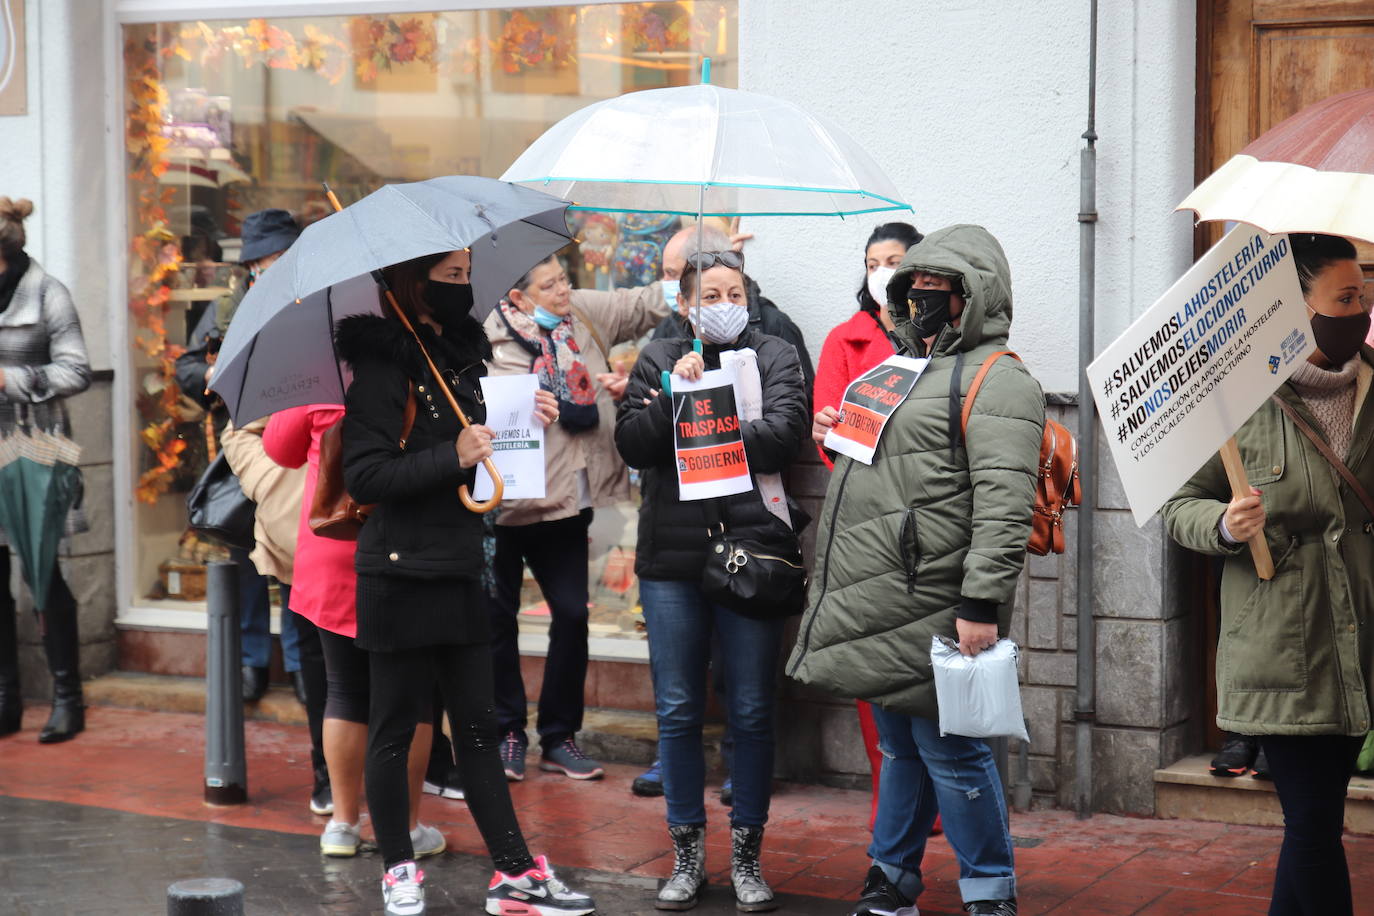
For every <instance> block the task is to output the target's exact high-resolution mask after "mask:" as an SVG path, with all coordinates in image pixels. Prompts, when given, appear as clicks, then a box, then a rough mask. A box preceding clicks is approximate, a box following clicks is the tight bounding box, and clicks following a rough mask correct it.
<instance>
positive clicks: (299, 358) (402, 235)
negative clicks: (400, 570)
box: [210, 176, 571, 426]
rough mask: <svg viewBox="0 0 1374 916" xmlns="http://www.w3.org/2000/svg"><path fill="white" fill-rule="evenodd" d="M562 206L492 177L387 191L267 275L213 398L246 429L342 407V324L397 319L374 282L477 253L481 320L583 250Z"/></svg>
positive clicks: (238, 327)
mask: <svg viewBox="0 0 1374 916" xmlns="http://www.w3.org/2000/svg"><path fill="white" fill-rule="evenodd" d="M567 207H568V202H567V201H566V200H562V199H561V198H558V197H553V196H551V195H549V194H545V193H543V192H542V191H535V190H532V189H530V188H524V187H520V186H519V185H513V184H509V183H507V182H504V181H497V180H495V179H491V178H477V177H473V176H451V177H448V178H434V179H431V180H429V181H417V182H413V183H410V184H392V185H386V186H385V187H383V188H382V189H381V190H379V191H375V192H373V193H372V194H369V195H368V196H367V197H364V198H363V199H362V200H360V201H358V202H357V203H355V204H353V205H352V206H350V207H347V208H345V209H344V210H342V211H340V212H338V213H334V214H331V215H330V216H327V217H325V218H324V219H322V220H320V221H319V222H317V223H315V224H313V225H311V226H309V227H308V228H306V230H305V231H304V232H302V233H301V237H300V238H299V239H298V240H297V241H296V243H295V244H294V245H292V246H291V249H290V250H289V251H287V252H286V254H284V255H282V256H281V258H279V259H278V260H277V261H276V263H274V264H273V265H272V266H271V267H269V268H268V269H267V270H266V271H264V272H263V274H262V276H260V277H259V278H258V280H257V282H256V283H254V284H253V287H252V289H250V290H249V291H248V295H246V296H244V298H243V302H241V303H240V304H239V307H238V310H237V311H236V312H235V313H234V319H233V321H232V322H230V324H229V330H228V332H227V333H226V334H225V336H224V344H223V346H221V347H220V351H219V357H218V359H217V361H216V363H215V373H214V377H213V378H214V380H213V381H212V382H211V384H210V388H211V389H212V390H213V391H215V392H216V393H217V394H218V395H219V396H220V397H221V398H223V399H224V403H225V404H226V405H227V406H228V408H229V415H230V416H231V417H232V418H233V420H234V425H235V426H243V425H244V424H245V423H249V422H251V421H253V420H256V419H257V418H259V417H264V416H267V415H268V414H271V413H275V412H276V411H278V410H285V409H287V408H289V407H299V406H300V405H302V404H342V403H343V396H344V390H345V388H346V387H347V384H346V380H345V377H344V370H343V367H341V366H340V365H339V361H338V357H337V355H336V354H335V352H334V334H333V328H334V323H335V322H336V321H338V320H339V319H340V318H345V317H347V316H349V315H360V314H369V313H370V314H376V315H381V314H386V312H384V311H383V308H382V302H381V298H380V297H379V296H378V291H377V285H376V283H375V281H374V280H373V279H372V276H371V272H372V271H374V270H379V269H381V268H383V267H386V266H387V265H389V264H399V263H400V262H402V261H409V260H410V259H412V258H418V257H421V256H423V255H427V254H435V253H437V252H441V251H456V250H458V249H461V248H468V249H471V251H472V293H473V300H474V303H475V304H474V306H473V310H472V314H473V317H474V318H477V319H478V320H479V321H480V320H482V319H483V318H485V317H486V316H487V315H488V314H489V313H490V312H491V310H492V308H494V307H495V306H496V303H498V302H499V301H500V300H501V297H502V296H504V295H505V294H506V292H507V291H508V290H509V289H510V288H511V286H512V285H513V284H514V283H515V281H516V280H518V279H519V278H520V276H521V275H522V274H523V273H524V272H525V271H527V270H529V269H530V268H531V267H532V266H534V265H535V264H537V263H539V262H540V261H541V260H543V259H544V258H546V257H548V256H549V255H550V254H552V253H554V252H555V251H557V250H558V249H559V248H562V247H563V246H564V245H566V244H568V242H570V241H571V236H570V234H569V232H568V227H567V222H566V220H565V218H564V211H566V209H567Z"/></svg>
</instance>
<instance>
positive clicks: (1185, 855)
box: [0, 708, 1374, 916]
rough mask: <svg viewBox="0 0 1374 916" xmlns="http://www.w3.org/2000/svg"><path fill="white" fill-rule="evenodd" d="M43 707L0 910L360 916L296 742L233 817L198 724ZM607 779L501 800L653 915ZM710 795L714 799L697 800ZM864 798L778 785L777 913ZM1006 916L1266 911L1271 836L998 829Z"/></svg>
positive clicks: (935, 846)
mask: <svg viewBox="0 0 1374 916" xmlns="http://www.w3.org/2000/svg"><path fill="white" fill-rule="evenodd" d="M45 718H46V710H44V709H41V708H32V709H30V710H28V711H27V714H26V717H25V721H26V723H27V724H28V728H27V729H26V730H25V731H23V732H21V733H20V734H18V735H14V736H11V737H8V738H4V739H0V914H6V916H7V914H11V913H14V914H29V913H32V914H38V913H42V914H44V916H48V914H69V913H70V914H78V913H80V914H85V913H90V914H111V916H122V914H130V916H132V914H153V913H164V912H166V904H165V894H166V888H167V886H168V885H169V884H172V883H173V882H175V881H177V880H181V879H185V878H191V877H232V878H235V879H237V880H239V881H242V882H243V884H244V885H245V887H246V894H245V905H246V912H247V913H250V914H296V913H304V914H313V913H333V914H340V913H349V914H352V913H358V914H365V913H376V912H379V911H380V905H379V904H380V899H381V897H380V892H379V883H378V879H379V877H380V868H381V866H380V860H379V859H378V858H377V856H376V855H375V854H372V855H368V854H364V855H361V856H359V857H357V858H356V859H351V860H349V859H343V860H340V859H325V858H323V857H321V856H320V855H319V851H318V839H317V838H318V835H319V831H320V830H321V829H322V827H323V824H324V819H323V818H318V817H315V816H313V815H311V814H310V813H309V810H308V809H307V807H306V802H307V800H308V795H309V787H310V767H309V759H308V746H307V738H306V735H305V730H304V729H303V728H300V727H297V726H286V725H277V724H273V723H266V722H250V723H248V727H247V746H248V760H249V786H248V789H249V796H250V798H249V803H248V804H246V805H241V806H236V807H233V808H210V807H207V806H205V805H204V804H203V802H202V794H203V791H202V761H201V748H202V742H203V729H204V720H203V719H202V718H201V717H200V716H197V715H190V714H182V713H156V712H145V711H135V710H124V709H113V708H95V709H92V710H90V712H89V726H88V730H87V731H86V733H85V734H83V735H81V736H80V737H79V738H77V739H76V740H75V741H72V742H70V743H67V744H62V745H39V744H38V743H37V742H36V740H35V738H36V729H37V727H38V725H39V724H41V723H42V722H43V721H44V719H45ZM606 769H607V778H606V779H604V780H601V781H597V782H592V783H582V782H574V781H572V780H569V779H566V778H565V777H562V776H558V775H555V774H548V773H541V772H539V771H538V769H537V767H536V766H534V765H532V766H531V767H530V774H529V777H528V778H527V779H526V781H525V782H523V783H518V784H514V785H512V787H511V794H512V798H513V799H514V801H515V805H516V808H517V810H518V812H519V815H520V820H521V823H522V825H523V826H524V829H525V831H526V834H527V836H528V837H529V840H530V846H531V848H532V849H533V850H534V851H535V852H536V854H538V853H541V852H544V853H547V854H548V855H549V857H550V859H551V861H552V862H553V863H554V864H555V866H557V867H558V869H559V873H560V874H562V875H564V876H565V877H566V878H568V879H569V881H570V883H574V884H575V886H577V887H579V888H582V889H585V890H587V891H588V892H589V893H592V894H593V895H594V896H595V897H596V898H597V900H598V902H599V904H600V909H599V912H600V913H603V914H615V916H622V914H624V916H634V914H641V913H644V914H647V913H652V912H654V910H653V908H652V899H653V894H654V890H655V888H656V886H657V883H658V881H659V879H661V878H662V877H664V876H666V874H667V873H668V871H669V869H670V863H671V857H670V855H669V851H668V842H667V837H666V835H665V830H664V827H663V803H662V801H661V800H660V799H641V798H635V797H634V796H633V795H631V794H630V791H629V783H630V781H631V780H632V779H633V777H634V776H635V775H636V773H637V772H638V769H637V768H634V767H628V766H617V765H609V766H607V768H606ZM711 798H712V799H714V792H713V793H712V795H711ZM708 810H709V815H710V818H711V825H710V828H709V833H708V844H707V845H708V871H709V872H710V875H711V881H712V885H713V886H712V888H711V890H710V892H709V893H708V895H707V896H706V898H705V899H704V901H703V904H702V905H701V906H700V907H698V908H697V909H696V910H695V911H694V912H697V913H701V914H703V916H719V914H726V913H733V912H734V907H733V899H732V895H731V894H730V891H729V887H728V875H727V873H726V872H727V869H728V864H729V836H728V831H727V829H726V827H727V823H728V820H727V811H726V809H725V808H724V807H723V806H721V805H719V803H718V802H716V801H714V800H713V801H711V802H710V803H709V805H708ZM867 811H868V800H867V796H866V793H862V792H853V791H845V790H840V789H830V788H824V787H818V786H803V785H797V784H792V783H779V784H778V785H777V787H776V794H775V797H774V801H773V806H772V814H771V819H770V822H769V827H768V832H767V836H766V839H765V843H764V871H765V875H766V876H767V878H768V879H769V881H770V882H771V883H772V884H773V886H774V887H775V888H776V889H777V890H778V891H779V892H780V894H783V895H785V899H783V902H782V906H781V907H780V908H779V910H778V912H780V913H784V914H797V916H811V914H823V913H824V914H834V916H841V914H844V913H846V912H848V905H847V904H848V903H849V902H852V901H853V900H854V899H855V898H856V896H857V894H858V892H859V889H860V885H861V883H862V880H863V876H864V872H865V870H866V869H867V866H868V859H867V857H866V855H865V854H864V848H865V844H866V842H867V830H866V824H867ZM421 818H422V819H423V820H424V821H425V822H426V823H431V824H434V825H435V826H437V827H439V828H440V829H441V830H442V831H443V833H444V835H445V836H446V837H447V839H448V842H449V846H450V850H451V851H450V852H448V853H445V854H443V855H441V856H438V857H435V858H431V859H427V860H425V861H424V863H423V864H422V868H423V869H424V871H425V872H426V874H427V876H428V880H427V881H426V886H427V888H428V889H429V890H428V897H429V901H430V910H429V911H430V912H431V913H434V914H448V913H479V912H481V901H482V893H483V889H484V887H485V885H486V881H487V879H488V878H489V877H490V874H491V872H490V863H489V861H488V860H487V859H486V858H485V856H484V855H483V854H482V844H481V839H480V837H479V835H478V833H477V830H476V828H475V826H474V825H473V823H472V820H471V818H470V817H469V816H468V813H467V809H466V807H465V806H464V805H463V803H462V802H455V801H445V800H440V799H437V798H434V797H432V796H426V798H425V801H424V803H423V807H422V811H421ZM1012 832H1013V834H1014V835H1015V837H1016V839H1017V846H1018V848H1017V871H1018V881H1019V887H1020V902H1021V912H1022V913H1023V914H1040V913H1054V914H1074V913H1093V914H1149V916H1165V914H1167V916H1180V914H1190V913H1207V914H1209V916H1240V914H1255V916H1260V914H1264V913H1265V912H1267V908H1268V906H1267V897H1268V890H1269V887H1270V885H1271V883H1272V881H1273V868H1274V863H1275V861H1276V858H1277V851H1278V847H1279V842H1280V840H1281V832H1280V831H1278V830H1276V829H1273V828H1263V827H1235V826H1228V825H1224V824H1214V823H1205V822H1199V821H1163V820H1152V819H1143V818H1121V817H1112V816H1107V815H1099V816H1096V817H1094V818H1092V819H1091V820H1089V821H1086V822H1082V821H1077V820H1075V819H1074V818H1073V816H1072V815H1070V814H1068V813H1066V812H1061V811H1038V812H1032V813H1029V814H1016V815H1013V818H1012ZM1346 849H1347V852H1348V854H1349V856H1350V859H1351V871H1352V874H1353V880H1354V883H1355V891H1356V900H1357V901H1360V902H1359V903H1357V906H1356V910H1357V912H1358V913H1361V914H1374V837H1355V836H1348V837H1347V838H1346ZM925 866H926V868H925V871H926V880H927V891H926V893H925V894H924V895H923V896H922V898H921V900H920V904H921V911H922V913H924V914H926V916H941V914H954V913H959V912H960V910H961V908H960V906H959V897H958V885H957V879H958V866H957V863H956V862H955V859H954V855H953V852H952V851H951V850H950V847H949V845H948V843H947V842H946V841H945V840H944V839H943V838H936V839H934V840H932V842H931V844H930V847H929V849H928V850H927V854H926V862H925Z"/></svg>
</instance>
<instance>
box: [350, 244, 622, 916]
mask: <svg viewBox="0 0 1374 916" xmlns="http://www.w3.org/2000/svg"><path fill="white" fill-rule="evenodd" d="M470 266H471V260H470V255H469V253H468V252H467V251H452V252H444V253H439V254H434V255H426V256H424V257H420V258H415V259H413V260H410V261H407V262H404V263H401V264H396V265H393V266H391V267H387V268H385V269H383V270H382V276H383V278H384V279H385V281H386V283H387V284H388V286H389V287H390V289H391V290H392V292H394V294H395V298H396V301H397V303H398V305H399V307H400V309H401V311H402V312H403V313H404V314H405V316H406V318H407V319H408V322H409V324H410V325H411V326H412V327H413V329H414V333H412V332H411V331H410V330H408V329H407V327H406V326H405V325H404V324H403V323H402V322H401V321H400V320H399V319H398V318H395V317H379V316H376V315H357V316H354V317H351V318H347V319H345V320H343V321H341V322H340V323H339V325H338V331H337V334H336V340H337V344H338V350H339V354H340V355H341V356H342V357H343V359H344V360H346V361H347V362H348V363H349V364H350V365H351V366H352V369H353V382H352V384H351V385H350V386H349V388H348V392H347V395H346V398H345V410H346V412H345V414H344V421H343V471H344V481H345V484H346V485H347V488H348V492H349V493H350V494H351V495H352V496H353V498H354V499H356V500H357V501H358V502H360V503H364V504H373V509H372V513H371V515H370V516H369V517H368V521H367V523H366V524H365V525H364V526H363V527H362V530H361V532H360V534H359V537H358V550H357V555H356V561H355V565H356V568H357V571H358V589H357V643H358V645H359V646H360V647H361V648H363V649H366V650H367V651H368V652H369V664H370V676H371V677H370V679H371V709H370V721H369V730H368V754H367V763H366V773H365V781H366V789H367V799H368V808H369V809H370V810H371V812H372V818H373V824H374V826H375V828H376V834H377V844H378V846H379V848H380V849H381V852H382V857H383V862H384V866H385V868H386V872H385V877H384V878H383V898H384V900H385V902H386V912H387V913H389V914H397V916H410V914H416V913H423V912H424V888H423V880H424V874H423V873H422V872H420V871H419V870H418V869H417V868H416V866H415V861H414V851H413V849H412V848H411V843H410V834H409V825H408V823H407V820H406V811H407V810H408V796H407V792H408V789H407V785H406V754H407V750H408V748H409V745H410V741H411V736H412V733H413V732H414V729H415V723H416V721H417V719H418V707H419V705H420V704H422V703H424V702H425V701H426V698H427V697H428V696H429V694H430V691H431V690H432V686H433V684H434V682H435V680H436V679H437V680H438V682H439V685H440V688H441V690H442V691H443V694H444V702H445V707H446V708H447V709H448V710H449V713H450V715H451V716H452V717H453V719H454V721H453V723H452V726H453V734H454V738H455V750H456V753H457V758H458V767H459V771H460V773H461V776H462V784H463V787H464V789H465V791H466V793H467V803H468V807H469V809H470V810H471V811H472V815H473V819H474V820H475V821H476V822H477V827H478V829H479V830H480V831H481V833H482V838H483V840H484V841H485V842H486V845H487V849H488V851H489V852H490V853H491V856H492V860H493V863H494V865H495V867H496V875H495V877H494V879H493V880H492V882H491V885H490V887H489V888H488V891H487V899H486V911H487V912H488V913H494V914H500V913H506V912H516V909H515V907H517V906H519V907H521V908H520V909H519V910H518V911H519V912H522V913H530V914H535V913H537V914H541V916H551V914H585V913H590V912H592V911H593V910H594V909H595V905H594V904H593V902H592V900H591V898H590V897H588V896H586V895H585V894H579V893H576V892H574V891H572V890H571V889H569V888H568V887H567V886H566V885H565V884H563V883H562V882H561V881H560V880H559V879H558V878H557V877H556V876H555V875H554V873H553V870H552V869H551V868H550V867H549V865H548V862H547V860H546V859H544V857H542V856H541V857H539V858H538V859H536V858H534V857H532V856H531V855H530V852H529V849H528V848H527V847H526V845H525V839H524V836H523V834H522V833H521V831H520V826H519V824H518V822H517V821H516V817H515V810H514V807H513V805H512V804H511V799H510V791H509V788H508V786H507V783H506V776H505V772H504V769H503V768H502V765H501V758H500V755H499V750H498V737H499V736H498V734H497V725H496V720H495V717H494V716H493V713H492V705H493V700H492V685H493V678H492V666H491V649H490V645H489V643H490V633H489V630H490V627H489V622H488V620H487V611H486V605H485V602H484V599H483V595H482V591H481V572H482V558H483V552H482V536H483V526H482V519H481V517H480V516H479V515H478V514H476V513H475V512H472V511H469V509H468V508H466V506H465V505H464V503H463V502H462V501H461V500H460V498H459V495H458V489H459V487H460V486H462V485H464V484H467V485H468V486H471V485H472V484H473V483H474V468H476V466H477V465H478V464H480V463H481V462H482V461H483V460H484V459H485V458H488V457H489V456H490V455H491V454H492V448H491V436H492V432H491V430H490V429H489V428H487V427H485V426H482V425H481V421H482V420H483V419H485V405H484V403H483V400H482V394H481V388H480V385H479V382H480V378H481V376H482V375H483V374H485V367H484V360H486V359H489V358H490V356H491V347H490V345H489V344H488V343H487V339H486V335H485V334H484V333H483V331H482V327H481V325H480V324H479V323H478V322H477V321H476V319H474V318H473V317H472V316H471V315H470V314H469V312H470V311H471V309H472V306H473V294H472V287H471V286H470V285H469V270H470ZM426 354H428V357H429V359H430V360H432V367H433V370H437V372H436V371H432V370H431V368H430V363H429V362H428V361H427V360H426ZM440 385H444V386H447V387H448V388H449V391H450V392H451V393H452V394H453V395H454V396H455V397H456V398H457V402H458V404H459V405H460V406H461V408H462V409H463V411H464V413H466V414H467V416H468V417H470V418H472V421H473V425H471V426H467V427H464V426H462V425H461V424H460V420H459V418H458V417H457V416H456V415H455V413H454V411H453V410H452V409H451V408H450V407H449V405H448V404H447V403H446V399H445V397H443V392H442V391H441V390H440V389H439V387H438V386H440ZM411 400H413V402H414V409H413V414H414V421H413V425H412V427H411V428H410V429H409V430H405V429H404V428H403V427H404V425H405V415H406V414H407V402H408V401H411ZM536 414H537V415H538V416H539V417H540V419H541V421H543V422H544V423H546V424H547V423H549V422H552V421H554V420H556V419H557V416H558V408H557V404H556V402H555V401H554V400H553V399H552V398H551V397H550V396H548V395H547V394H546V395H545V396H544V397H542V398H540V399H539V400H538V403H537V405H536Z"/></svg>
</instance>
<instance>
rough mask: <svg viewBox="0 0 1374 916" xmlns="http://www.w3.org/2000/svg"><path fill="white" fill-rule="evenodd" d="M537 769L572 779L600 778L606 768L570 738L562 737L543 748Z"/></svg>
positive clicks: (604, 773)
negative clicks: (556, 742) (557, 741)
mask: <svg viewBox="0 0 1374 916" xmlns="http://www.w3.org/2000/svg"><path fill="white" fill-rule="evenodd" d="M539 769H541V770H546V771H548V772H550V773H562V774H563V775H564V776H571V777H572V778H573V779H600V778H601V777H602V776H605V775H606V770H605V769H603V768H602V766H601V764H599V763H597V762H596V761H595V760H593V759H592V758H590V757H588V756H587V755H586V754H584V753H583V752H582V748H580V747H578V746H577V742H576V741H574V740H573V739H571V738H564V739H563V740H562V741H560V742H559V743H558V744H555V745H554V746H553V747H546V748H544V755H543V756H542V757H541V758H540V760H539Z"/></svg>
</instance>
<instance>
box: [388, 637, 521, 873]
mask: <svg viewBox="0 0 1374 916" xmlns="http://www.w3.org/2000/svg"><path fill="white" fill-rule="evenodd" d="M368 655H369V656H370V661H371V675H372V703H371V715H370V722H369V725H368V730H367V773H366V775H367V807H368V809H369V810H370V811H371V812H372V825H373V828H374V830H375V831H376V834H377V846H378V848H379V849H381V852H382V860H383V863H384V864H385V867H386V868H390V867H391V866H393V865H395V864H397V863H398V862H405V861H407V860H409V859H413V858H414V857H415V851H414V849H413V848H412V847H411V845H410V817H409V811H410V795H409V786H408V784H407V781H406V775H407V774H406V762H407V757H408V755H409V752H410V739H411V736H412V735H413V734H414V733H415V723H416V722H417V721H421V722H422V721H425V718H424V716H423V715H422V712H423V709H422V707H423V708H427V707H428V706H429V705H430V703H429V701H430V696H431V695H432V692H433V686H434V682H435V680H436V678H437V680H438V682H439V688H440V690H441V691H442V692H443V695H444V708H445V709H447V710H448V713H449V716H450V721H449V728H450V730H451V731H452V733H453V738H454V751H455V754H456V756H457V758H458V772H459V776H460V778H461V780H462V785H463V791H464V793H465V794H466V796H467V805H468V810H469V811H471V812H472V819H473V820H474V821H476V823H477V829H478V830H479V831H481V833H482V840H483V841H484V842H485V843H486V844H487V852H488V853H490V854H491V859H492V862H493V864H495V866H496V868H497V870H498V871H502V872H505V873H506V874H512V875H518V874H522V873H524V872H526V871H528V870H529V869H531V868H533V867H534V859H532V858H531V857H530V851H529V848H528V847H527V846H526V845H525V837H524V834H522V833H521V832H520V824H519V822H518V821H517V820H516V819H515V806H514V805H512V804H511V800H510V787H509V786H508V785H507V784H506V771H505V768H504V767H503V766H502V764H501V752H500V736H499V735H498V733H497V729H496V715H495V712H494V711H493V709H492V702H493V701H492V685H493V683H494V682H493V679H492V670H491V647H490V646H489V645H487V644H486V643H476V644H473V645H466V646H430V647H426V648H423V649H402V650H399V651H396V652H370V653H368Z"/></svg>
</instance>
